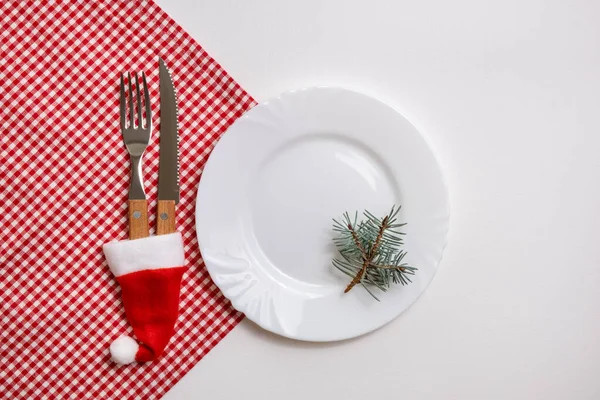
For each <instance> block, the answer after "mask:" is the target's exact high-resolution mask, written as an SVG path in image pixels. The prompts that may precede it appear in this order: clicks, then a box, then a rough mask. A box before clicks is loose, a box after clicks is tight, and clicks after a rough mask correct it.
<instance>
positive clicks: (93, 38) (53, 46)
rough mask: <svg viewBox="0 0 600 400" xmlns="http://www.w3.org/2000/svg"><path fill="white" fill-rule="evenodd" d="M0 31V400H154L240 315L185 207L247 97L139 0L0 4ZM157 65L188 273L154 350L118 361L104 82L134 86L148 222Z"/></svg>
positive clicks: (115, 94)
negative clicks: (143, 358)
mask: <svg viewBox="0 0 600 400" xmlns="http://www.w3.org/2000/svg"><path fill="white" fill-rule="evenodd" d="M0 26H1V27H2V29H0V46H1V47H0V265H1V268H0V308H1V310H0V311H1V313H2V316H1V318H2V324H1V327H0V352H1V354H0V398H11V399H13V398H18V399H44V398H49V399H50V398H52V399H55V398H60V399H64V398H73V399H88V398H89V399H125V398H158V397H160V396H161V395H163V394H164V393H165V392H166V391H167V390H168V389H169V388H170V387H171V386H172V385H174V384H175V383H176V382H177V381H178V380H179V379H180V378H181V377H182V376H183V375H184V374H185V373H186V372H187V371H188V370H189V369H190V368H192V367H193V366H194V364H196V363H197V362H198V361H199V360H200V359H202V357H203V356H204V355H205V354H206V353H207V352H208V351H209V350H210V349H211V348H212V347H213V346H215V345H216V344H217V343H218V342H219V340H221V339H222V338H223V337H224V336H225V335H226V334H227V333H228V332H229V331H230V330H231V329H232V328H233V327H234V326H235V325H236V324H237V322H238V321H240V319H241V318H242V316H241V315H240V314H238V313H237V312H235V311H234V310H233V309H232V308H231V306H230V305H229V303H228V302H227V301H226V300H225V299H224V298H223V296H222V295H221V294H220V292H219V291H218V289H217V288H216V287H215V286H214V285H213V283H212V282H211V280H210V278H209V275H208V273H207V272H206V269H205V268H204V266H203V263H202V259H201V258H200V252H199V250H198V246H197V243H196V236H195V231H194V200H195V195H196V186H197V184H198V181H199V177H200V171H201V168H202V166H203V164H204V162H205V161H206V159H207V157H208V154H209V153H210V151H211V149H212V147H213V145H214V144H215V141H216V140H217V138H218V137H219V135H221V134H222V133H223V132H224V131H225V129H226V128H227V127H228V126H229V125H230V124H231V123H232V122H233V121H234V120H235V119H236V118H238V117H239V116H240V115H242V114H243V113H244V112H245V111H246V110H248V109H249V108H250V107H252V106H253V105H254V101H253V99H252V98H251V97H250V96H249V95H248V94H247V93H246V92H245V91H244V90H243V89H241V88H240V87H239V86H238V85H237V84H236V82H235V81H234V80H233V79H232V78H231V77H229V76H228V75H227V74H226V73H225V71H224V70H223V69H222V68H221V67H220V66H219V64H217V63H216V62H215V61H214V60H213V59H212V58H211V57H210V56H209V55H207V54H206V52H204V50H203V49H202V48H201V47H200V46H199V45H198V44H197V43H196V42H195V41H194V40H193V39H192V38H191V37H190V36H189V35H188V34H186V33H185V32H184V31H183V30H182V29H181V28H180V27H179V26H178V25H177V24H176V23H175V22H174V21H173V20H172V19H171V18H170V17H169V16H167V15H166V14H165V13H164V12H163V11H162V10H161V9H160V8H159V7H158V6H157V5H156V4H154V3H153V2H152V1H107V0H101V1H98V0H95V1H85V0H80V1H52V2H50V1H48V2H47V1H37V0H28V1H3V2H0ZM158 56H161V57H163V59H165V61H166V63H167V65H168V66H169V67H170V69H171V72H172V75H173V81H174V83H175V86H176V87H177V91H178V97H179V111H180V128H181V129H180V134H181V143H180V144H181V146H180V147H181V149H180V150H181V170H180V172H181V202H180V204H179V206H178V225H179V230H180V231H181V232H182V234H183V238H184V243H185V251H186V258H187V261H188V267H189V268H188V272H187V273H186V274H185V276H184V279H183V286H182V289H181V303H180V304H181V308H180V316H179V320H178V322H177V325H176V327H175V329H176V332H175V335H174V336H173V338H172V339H171V342H170V343H169V345H168V347H167V349H166V352H165V354H164V355H163V356H162V358H161V359H160V360H159V361H157V362H152V363H147V364H136V365H132V366H127V367H121V368H119V367H117V366H116V365H115V364H113V363H112V362H110V360H109V353H108V348H109V345H110V342H111V341H112V340H113V339H115V338H116V337H118V336H120V335H122V334H125V333H130V332H129V330H130V328H129V325H128V323H127V321H126V320H125V315H124V311H123V307H122V305H121V301H120V296H119V288H118V286H117V283H116V282H115V279H114V278H113V276H112V275H111V274H110V272H109V270H108V267H107V266H106V263H105V261H104V257H103V255H102V251H101V244H103V243H106V242H108V241H111V240H115V239H125V238H126V237H127V220H126V207H127V206H126V198H127V193H128V185H129V159H128V155H127V153H126V151H125V148H124V145H123V143H122V139H121V133H120V130H119V82H118V78H119V73H120V72H122V71H123V72H126V71H145V72H146V74H147V76H148V79H149V85H150V95H151V97H152V108H153V110H154V113H153V114H154V126H155V130H154V132H153V136H152V140H151V143H150V146H149V147H148V152H147V155H146V156H145V165H146V167H145V182H146V189H147V192H148V194H149V199H150V203H151V206H150V207H151V208H150V210H149V212H150V213H151V215H152V217H151V221H150V223H151V224H152V225H154V219H155V217H154V212H155V206H156V194H157V174H158V132H159V131H160V126H159V112H158V109H159V98H158V94H159V88H158V61H157V59H158Z"/></svg>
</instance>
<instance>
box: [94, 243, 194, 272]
mask: <svg viewBox="0 0 600 400" xmlns="http://www.w3.org/2000/svg"><path fill="white" fill-rule="evenodd" d="M103 250H104V255H105V256H106V261H108V266H109V268H110V270H111V271H112V273H113V274H114V275H115V276H121V275H125V274H129V273H131V272H137V271H143V270H146V269H159V268H169V267H181V266H183V264H184V263H185V258H184V254H183V240H182V239H181V233H179V232H176V233H170V234H168V235H159V236H150V237H147V238H143V239H136V240H123V241H120V242H111V243H107V244H105V245H104V246H103Z"/></svg>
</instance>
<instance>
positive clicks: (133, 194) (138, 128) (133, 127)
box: [120, 72, 152, 239]
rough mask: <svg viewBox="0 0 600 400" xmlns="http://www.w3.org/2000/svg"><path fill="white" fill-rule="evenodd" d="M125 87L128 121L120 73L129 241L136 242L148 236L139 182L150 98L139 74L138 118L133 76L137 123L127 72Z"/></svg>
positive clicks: (149, 119) (147, 134)
mask: <svg viewBox="0 0 600 400" xmlns="http://www.w3.org/2000/svg"><path fill="white" fill-rule="evenodd" d="M127 81H128V84H129V90H128V94H129V96H128V100H129V118H127V106H126V104H125V103H127V100H126V98H125V85H124V83H123V74H122V73H121V102H120V113H121V118H120V121H121V133H122V134H123V141H124V142H125V147H127V152H128V153H129V157H130V159H131V183H130V186H129V239H139V238H144V237H147V236H149V235H150V228H149V227H148V201H147V200H146V193H145V191H144V183H143V180H142V157H143V156H144V151H146V147H147V146H148V143H149V142H150V134H151V132H152V110H151V109H150V96H149V95H148V84H147V83H146V75H145V74H144V73H143V72H142V84H143V90H144V108H145V118H144V119H142V101H141V98H140V84H139V81H138V74H137V72H136V73H135V92H136V107H135V109H136V110H137V120H136V119H135V118H134V117H135V115H134V112H133V110H134V105H133V102H134V101H133V94H132V89H131V74H130V73H129V72H128V73H127Z"/></svg>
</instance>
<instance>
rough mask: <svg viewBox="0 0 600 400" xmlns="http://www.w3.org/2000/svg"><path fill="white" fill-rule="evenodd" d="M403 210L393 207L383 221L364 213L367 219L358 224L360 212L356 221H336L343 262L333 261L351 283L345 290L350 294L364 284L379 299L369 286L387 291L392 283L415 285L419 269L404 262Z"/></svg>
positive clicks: (344, 216)
mask: <svg viewBox="0 0 600 400" xmlns="http://www.w3.org/2000/svg"><path fill="white" fill-rule="evenodd" d="M399 212H400V207H398V208H396V207H395V206H394V207H392V209H391V211H390V212H389V213H388V214H387V215H386V216H384V217H383V218H377V217H375V216H374V215H373V214H371V213H370V212H368V211H364V213H363V215H364V217H365V220H363V221H360V222H358V213H355V215H354V219H351V218H350V215H349V214H348V213H344V215H343V218H342V222H338V221H337V220H335V219H334V220H333V230H334V231H335V232H336V233H337V237H335V238H334V239H333V241H334V243H335V245H336V247H337V248H338V250H339V252H340V255H341V257H342V258H341V259H337V258H336V259H334V260H333V266H334V267H335V268H337V269H338V270H340V271H341V272H342V273H344V274H345V275H348V276H350V277H352V280H351V281H350V283H349V284H348V286H347V287H346V289H345V290H344V293H348V292H349V291H350V290H352V288H354V286H356V285H358V284H361V285H362V286H363V287H364V288H365V289H366V290H367V292H368V293H369V294H371V296H373V297H374V298H375V299H376V300H379V299H377V297H376V296H375V295H374V293H373V292H372V291H371V290H370V289H369V287H368V285H372V286H375V287H377V288H378V289H379V290H381V291H382V292H385V291H387V289H388V288H389V287H390V284H391V283H395V284H397V283H400V284H402V285H407V284H408V283H410V282H412V281H411V280H410V277H409V276H410V275H414V274H415V271H416V270H417V268H415V267H411V266H409V265H407V264H405V263H403V262H402V260H403V259H404V257H405V256H406V251H404V250H402V249H400V247H401V246H402V245H403V240H402V236H404V233H403V232H401V231H400V230H399V229H400V228H402V227H403V226H404V225H406V224H404V223H397V222H396V221H397V216H398V214H399Z"/></svg>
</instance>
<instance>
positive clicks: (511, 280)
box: [158, 0, 600, 400]
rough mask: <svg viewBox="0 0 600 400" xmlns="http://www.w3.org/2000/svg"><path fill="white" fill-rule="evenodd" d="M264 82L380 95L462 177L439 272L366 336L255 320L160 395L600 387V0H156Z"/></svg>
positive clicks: (586, 392) (439, 393)
mask: <svg viewBox="0 0 600 400" xmlns="http://www.w3.org/2000/svg"><path fill="white" fill-rule="evenodd" d="M158 3H159V4H160V5H161V6H162V7H163V8H164V9H165V10H166V11H167V12H168V13H169V14H170V15H171V16H173V17H174V18H175V20H177V21H178V22H179V23H180V24H181V25H182V26H183V27H184V28H185V29H186V30H187V31H188V32H190V33H191V34H192V36H194V37H195V38H196V39H197V40H198V42H199V43H200V44H201V45H202V46H204V48H205V49H206V50H207V51H208V52H209V53H210V54H211V55H212V56H213V57H214V58H215V59H216V60H217V61H219V62H220V63H221V64H222V65H223V67H224V68H225V69H226V70H227V71H228V72H229V73H230V74H231V75H232V76H233V77H234V78H235V79H236V80H237V81H238V82H239V83H240V84H241V85H242V86H243V87H244V88H245V89H246V90H248V92H249V93H250V94H252V95H253V96H254V97H255V98H256V99H257V100H259V101H262V100H266V99H268V98H269V97H272V96H275V95H277V94H279V93H280V92H282V91H285V90H288V89H293V88H298V87H304V86H313V85H319V84H328V85H342V86H346V87H349V88H352V89H358V90H360V91H362V92H365V93H367V94H371V95H374V96H375V97H378V98H380V99H381V100H383V101H385V102H388V103H390V104H392V105H393V106H394V107H396V108H397V109H399V110H400V111H402V112H403V113H404V114H405V116H406V117H407V118H408V119H409V120H411V121H412V122H413V123H414V124H415V125H416V126H417V127H418V128H419V129H420V130H421V131H422V132H423V134H424V135H425V136H426V137H427V138H428V139H429V141H430V142H431V144H432V146H433V147H434V150H435V152H436V153H437V155H438V156H439V159H440V161H441V163H442V167H443V169H444V172H445V175H446V178H447V180H448V184H449V187H450V199H451V219H450V224H451V225H450V234H449V245H448V247H447V249H446V252H445V255H444V259H443V261H442V263H441V265H440V268H439V270H438V274H437V275H436V277H435V278H434V280H433V282H432V284H431V285H430V287H429V289H428V290H427V291H426V292H425V294H424V295H423V296H422V297H421V298H420V299H419V300H418V301H417V303H415V304H414V306H413V307H411V308H410V309H409V310H408V311H407V312H405V313H404V314H403V315H401V316H400V317H399V318H398V319H397V320H395V321H394V322H392V323H391V324H389V325H388V326H386V327H384V328H382V329H380V330H379V331H376V332H375V333H373V334H370V335H368V336H366V337H362V338H358V339H355V340H350V341H346V342H342V343H334V344H310V343H300V342H295V341H292V340H287V339H283V338H279V337H276V336H274V335H272V334H269V333H267V332H263V331H261V330H260V329H259V328H257V327H255V326H254V325H252V324H251V323H250V322H247V321H244V322H243V323H241V324H240V325H239V326H238V327H237V328H235V329H234V331H233V332H232V333H231V334H229V335H228V336H227V337H226V338H225V339H224V340H223V341H222V342H221V343H220V344H219V345H218V346H217V347H216V348H215V349H214V350H212V351H211V352H210V354H208V355H207V356H206V357H205V358H204V359H203V360H202V361H201V362H200V363H199V364H198V365H197V366H196V367H195V368H194V369H193V370H192V371H191V372H190V373H189V374H188V375H186V376H185V377H184V378H183V379H182V380H181V381H180V382H179V383H178V384H177V385H176V386H175V387H174V388H173V389H172V390H171V391H170V392H169V394H168V395H167V396H166V397H165V398H166V399H168V400H185V399H210V400H219V399H261V400H275V399H277V400H280V399H284V400H287V399H303V400H304V399H311V400H320V399H345V400H352V399H361V400H365V399H409V400H413V399H416V400H421V399H423V400H434V399H435V400H438V399H443V400H445V399H460V400H471V399H473V400H487V399H544V400H553V399H561V400H562V399H600V234H599V228H600V2H598V1H594V0H571V1H562V0H561V1H559V0H547V1H541V0H496V1H487V0H486V1H482V0H452V1H445V0H420V1H416V0H410V1H408V0H387V1H384V0H369V1H360V0H329V1H323V0H303V1H282V0H254V1H247V0H210V1H208V0H201V1H194V0H159V1H158Z"/></svg>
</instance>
